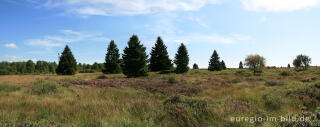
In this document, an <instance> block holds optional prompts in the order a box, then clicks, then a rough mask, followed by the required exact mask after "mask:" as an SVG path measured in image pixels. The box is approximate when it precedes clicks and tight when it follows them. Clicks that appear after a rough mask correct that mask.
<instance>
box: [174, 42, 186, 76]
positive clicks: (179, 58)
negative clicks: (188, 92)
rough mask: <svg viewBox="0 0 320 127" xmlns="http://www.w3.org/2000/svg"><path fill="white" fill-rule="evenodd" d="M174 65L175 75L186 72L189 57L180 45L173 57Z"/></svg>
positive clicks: (182, 45) (184, 47) (183, 46)
mask: <svg viewBox="0 0 320 127" xmlns="http://www.w3.org/2000/svg"><path fill="white" fill-rule="evenodd" d="M174 63H175V64H176V66H177V67H176V73H185V72H188V70H189V67H188V64H189V55H188V51H187V48H186V46H185V45H184V44H183V43H181V45H180V47H179V49H178V52H177V54H176V56H175V60H174Z"/></svg>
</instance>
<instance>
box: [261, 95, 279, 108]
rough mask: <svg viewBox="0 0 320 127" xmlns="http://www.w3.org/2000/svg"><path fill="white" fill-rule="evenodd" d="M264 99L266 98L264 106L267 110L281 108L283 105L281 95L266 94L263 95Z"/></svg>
mask: <svg viewBox="0 0 320 127" xmlns="http://www.w3.org/2000/svg"><path fill="white" fill-rule="evenodd" d="M262 99H263V100H264V107H265V108H266V109H267V110H272V111H274V110H280V108H281V105H282V103H281V99H280V97H278V96H274V95H268V94H265V95H263V96H262Z"/></svg>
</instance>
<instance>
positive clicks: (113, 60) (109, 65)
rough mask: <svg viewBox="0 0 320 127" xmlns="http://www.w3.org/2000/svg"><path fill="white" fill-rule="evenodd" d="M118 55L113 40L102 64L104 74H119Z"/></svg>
mask: <svg viewBox="0 0 320 127" xmlns="http://www.w3.org/2000/svg"><path fill="white" fill-rule="evenodd" d="M119 59H120V54H119V49H118V48H117V45H116V44H115V43H114V41H113V40H111V42H110V44H109V46H108V51H107V54H106V58H105V63H104V68H105V69H104V70H103V73H105V74H116V73H120V72H121V67H120V60H119Z"/></svg>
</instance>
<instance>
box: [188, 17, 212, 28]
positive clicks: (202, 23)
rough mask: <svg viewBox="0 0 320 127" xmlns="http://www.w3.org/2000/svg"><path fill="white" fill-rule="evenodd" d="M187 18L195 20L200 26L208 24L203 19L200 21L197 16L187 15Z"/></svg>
mask: <svg viewBox="0 0 320 127" xmlns="http://www.w3.org/2000/svg"><path fill="white" fill-rule="evenodd" d="M189 19H190V20H191V21H195V22H197V23H198V24H199V25H200V26H203V27H208V24H207V23H205V22H204V21H202V20H201V19H200V18H199V17H196V16H193V15H190V16H189Z"/></svg>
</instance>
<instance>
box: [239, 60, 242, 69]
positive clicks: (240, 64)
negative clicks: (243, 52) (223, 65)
mask: <svg viewBox="0 0 320 127" xmlns="http://www.w3.org/2000/svg"><path fill="white" fill-rule="evenodd" d="M239 69H243V63H242V61H240V63H239Z"/></svg>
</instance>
